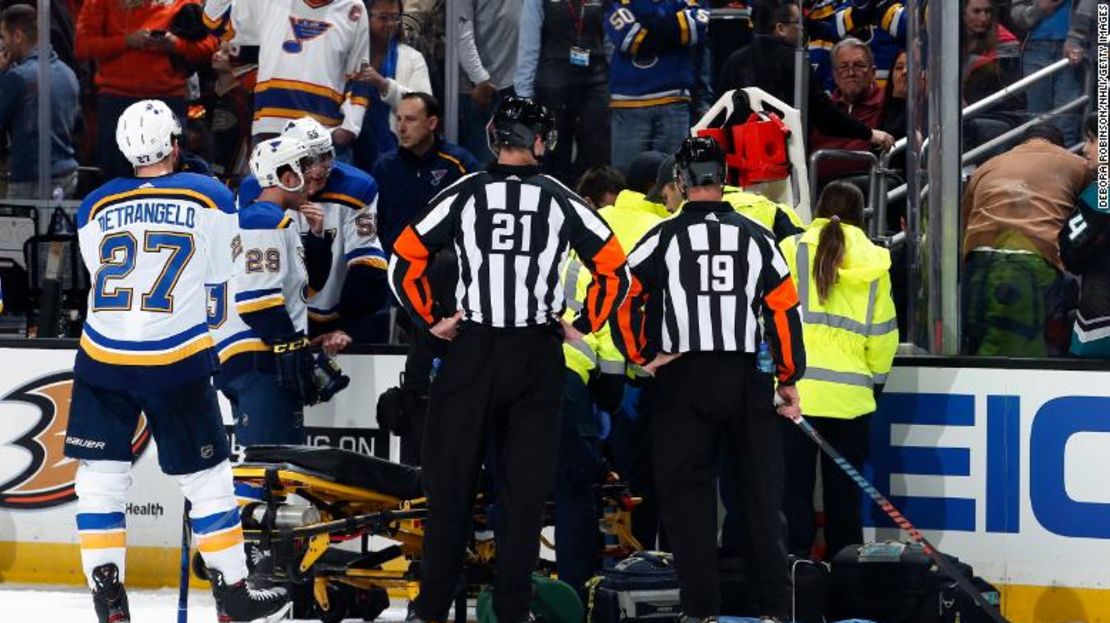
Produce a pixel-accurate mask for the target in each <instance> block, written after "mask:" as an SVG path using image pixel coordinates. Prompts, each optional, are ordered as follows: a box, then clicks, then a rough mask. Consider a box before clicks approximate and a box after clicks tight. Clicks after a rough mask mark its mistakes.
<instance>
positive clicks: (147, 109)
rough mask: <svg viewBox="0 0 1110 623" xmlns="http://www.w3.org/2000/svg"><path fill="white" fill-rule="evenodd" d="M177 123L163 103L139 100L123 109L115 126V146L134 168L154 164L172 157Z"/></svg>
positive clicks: (179, 128)
mask: <svg viewBox="0 0 1110 623" xmlns="http://www.w3.org/2000/svg"><path fill="white" fill-rule="evenodd" d="M175 136H181V122H180V121H178V120H177V115H175V114H173V111H172V110H170V107H169V106H167V105H166V103H165V102H162V101H159V100H142V101H140V102H135V103H134V104H131V105H130V106H128V107H127V110H124V111H123V114H122V115H120V117H119V121H118V122H117V123H116V145H118V146H119V150H120V151H121V152H123V155H124V156H125V157H126V158H127V160H128V161H129V162H131V164H132V165H134V166H136V167H141V166H147V165H151V164H156V163H158V162H161V161H163V160H165V159H166V158H169V157H170V156H171V155H172V154H173V139H174V137H175Z"/></svg>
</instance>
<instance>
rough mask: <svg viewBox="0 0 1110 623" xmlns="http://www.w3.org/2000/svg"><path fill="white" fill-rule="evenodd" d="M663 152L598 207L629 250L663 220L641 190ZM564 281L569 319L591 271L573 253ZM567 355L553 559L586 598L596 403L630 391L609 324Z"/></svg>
mask: <svg viewBox="0 0 1110 623" xmlns="http://www.w3.org/2000/svg"><path fill="white" fill-rule="evenodd" d="M664 157H665V156H664V155H663V154H659V153H657V152H648V153H646V154H641V155H640V156H639V157H637V159H636V160H635V161H633V163H632V166H631V167H630V171H629V176H628V181H629V183H631V184H632V185H633V187H632V188H631V189H627V190H622V191H620V193H619V194H618V195H617V197H616V201H615V202H614V205H611V206H608V207H605V208H602V209H601V210H599V211H598V214H600V215H601V217H602V218H603V219H604V220H605V222H606V223H607V224H608V225H609V227H610V229H612V230H613V233H614V234H615V235H616V237H617V241H618V242H619V243H620V245H621V247H622V248H625V249H631V248H632V247H633V246H635V244H636V243H637V242H639V240H640V238H641V237H642V236H643V235H644V234H645V233H646V232H647V231H648V230H649V229H651V228H652V227H653V226H655V224H656V223H658V222H659V221H660V220H661V219H660V217H659V216H657V214H656V212H657V211H658V210H659V209H660V208H659V206H657V205H654V204H652V203H650V202H648V201H647V200H646V199H645V198H644V194H643V191H644V189H645V188H644V187H645V186H646V187H647V188H650V187H651V185H652V184H653V183H654V181H655V171H656V169H657V168H658V164H659V162H661V161H662V159H663V158H664ZM607 173H608V172H606V171H604V170H600V171H594V170H591V171H588V172H587V173H586V174H585V175H584V176H583V179H582V180H581V181H580V182H579V187H580V188H583V187H584V186H588V183H589V179H590V176H591V175H592V174H597V175H603V176H604V175H606V174H607ZM583 189H584V188H583ZM563 284H564V288H565V291H564V294H565V298H566V301H567V312H566V313H567V318H568V319H573V318H574V317H575V315H576V314H577V312H578V310H580V309H581V308H582V302H583V300H584V299H585V298H586V288H587V287H588V286H589V284H590V271H588V270H585V268H584V267H583V266H582V264H581V263H580V262H579V261H578V259H577V258H576V257H574V256H571V259H570V261H569V262H568V263H567V268H566V273H565V274H564V279H563ZM563 354H564V355H565V357H566V366H567V371H566V384H565V389H564V391H563V426H562V430H561V432H560V435H561V437H560V440H559V467H558V471H557V476H556V480H555V565H556V570H557V571H558V574H559V579H560V580H563V581H564V582H567V583H568V584H570V585H571V586H573V587H574V588H575V589H576V590H577V591H578V592H579V595H581V596H582V597H583V599H584V598H585V583H586V581H587V580H589V579H590V578H592V577H593V576H594V575H595V574H596V573H597V572H598V571H600V570H601V565H600V563H601V559H600V558H599V557H598V552H599V551H600V550H601V547H602V543H601V541H600V538H601V534H600V532H599V531H598V527H597V526H598V519H599V518H600V516H601V514H600V512H601V509H600V508H598V505H597V499H596V494H595V493H594V486H595V485H597V484H598V483H600V482H602V480H603V479H604V477H605V462H604V460H603V459H602V456H601V436H600V426H599V423H598V419H597V416H596V415H595V412H594V405H595V404H596V405H597V408H598V409H599V410H601V411H604V412H606V413H613V412H614V411H616V410H617V407H618V406H619V405H620V402H621V397H622V395H623V393H624V385H625V362H624V357H623V356H622V355H621V353H620V351H618V350H617V348H616V346H614V345H613V340H612V338H611V337H610V332H609V326H608V325H606V326H605V327H604V328H602V329H601V330H600V331H598V332H596V333H590V334H588V335H586V336H584V338H583V339H582V340H580V341H577V342H570V343H564V345H563ZM583 603H585V602H583Z"/></svg>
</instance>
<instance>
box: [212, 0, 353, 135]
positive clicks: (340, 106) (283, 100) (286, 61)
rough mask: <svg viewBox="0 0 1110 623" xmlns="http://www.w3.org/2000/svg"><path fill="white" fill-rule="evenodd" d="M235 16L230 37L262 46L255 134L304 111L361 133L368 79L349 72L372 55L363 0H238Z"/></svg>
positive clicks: (277, 129)
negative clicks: (353, 77) (359, 80)
mask: <svg viewBox="0 0 1110 623" xmlns="http://www.w3.org/2000/svg"><path fill="white" fill-rule="evenodd" d="M230 21H231V25H230V28H231V29H232V30H233V32H234V35H233V37H232V40H231V42H232V44H233V45H239V46H244V45H257V46H259V58H258V82H257V84H256V86H255V88H254V111H255V112H254V125H253V127H252V132H253V133H254V134H259V133H275V134H277V133H280V132H281V130H282V127H283V126H284V125H285V123H286V122H287V121H289V120H290V119H299V118H301V117H303V116H305V115H311V116H312V117H314V118H315V119H316V120H317V121H319V122H320V123H322V124H324V125H325V126H327V127H329V128H333V127H337V126H342V127H343V128H344V129H347V130H350V131H351V132H354V133H355V134H356V135H357V134H358V133H359V131H360V130H361V129H362V119H363V116H364V115H365V113H366V107H367V106H368V105H369V97H370V88H371V87H370V85H369V84H367V83H354V82H352V83H350V84H348V82H347V76H349V75H353V74H355V73H357V72H358V71H359V69H360V68H361V67H362V66H363V65H364V64H368V63H369V62H370V29H369V22H368V21H367V17H366V8H365V5H364V4H363V2H362V0H330V1H329V0H315V1H313V0H235V2H234V3H233V4H232V5H231V20H230Z"/></svg>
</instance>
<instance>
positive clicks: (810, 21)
mask: <svg viewBox="0 0 1110 623" xmlns="http://www.w3.org/2000/svg"><path fill="white" fill-rule="evenodd" d="M806 6H807V8H806V12H805V19H806V34H807V35H808V36H809V61H810V63H811V64H812V65H813V67H814V71H815V73H816V75H817V78H818V80H819V81H820V85H821V88H822V89H823V90H825V91H832V90H833V88H835V86H836V83H835V77H836V76H835V69H834V68H833V60H832V48H833V46H834V45H835V44H836V42H838V41H840V40H841V39H845V38H847V37H855V38H856V39H859V40H860V41H866V42H867V45H868V47H870V48H871V54H872V56H873V57H874V59H875V65H876V67H877V68H878V69H877V71H876V72H875V79H876V81H877V82H878V83H879V88H883V87H885V86H886V83H887V79H888V77H889V74H888V73H887V70H888V69H889V68H890V67H892V66H893V65H894V57H895V56H897V55H898V52H900V51H902V50H903V49H905V47H906V20H905V7H904V6H903V4H902V3H901V2H892V1H890V0H816V1H815V2H812V3H806Z"/></svg>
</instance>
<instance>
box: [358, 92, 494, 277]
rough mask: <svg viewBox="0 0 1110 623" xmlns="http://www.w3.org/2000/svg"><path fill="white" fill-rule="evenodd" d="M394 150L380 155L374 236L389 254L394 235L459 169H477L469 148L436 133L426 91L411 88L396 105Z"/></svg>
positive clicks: (436, 114) (433, 105)
mask: <svg viewBox="0 0 1110 623" xmlns="http://www.w3.org/2000/svg"><path fill="white" fill-rule="evenodd" d="M396 115H397V135H398V136H397V140H398V142H399V144H400V146H399V148H398V149H397V151H393V152H389V153H387V154H385V155H384V156H382V157H380V158H378V161H377V162H376V163H375V164H374V171H373V175H374V179H375V180H377V181H378V188H379V189H380V195H379V196H378V197H379V198H378V236H379V237H380V238H381V241H382V248H383V249H384V250H385V252H386V254H387V255H392V254H393V241H394V240H396V239H397V236H398V235H399V234H400V233H401V230H403V229H404V228H405V226H407V225H408V224H409V223H411V222H412V221H413V219H414V218H416V216H417V215H418V214H420V213H421V212H423V211H424V208H425V207H426V206H427V205H428V202H429V201H431V200H432V197H435V196H436V195H437V194H438V193H439V191H441V190H443V189H444V188H447V187H448V186H450V185H451V184H454V183H455V180H457V179H459V178H460V177H462V176H463V175H466V174H468V173H473V172H474V171H476V170H478V163H477V162H476V161H475V160H474V157H473V156H471V155H470V153H469V152H468V151H466V150H465V149H463V148H461V147H459V146H458V145H454V144H452V143H448V142H447V141H445V140H443V138H442V137H441V136H440V134H439V120H440V119H441V118H442V116H441V114H440V107H439V101H437V100H436V98H434V97H432V96H431V95H428V94H427V93H419V92H412V93H408V94H406V95H404V96H402V98H401V103H400V104H398V105H397V112H396Z"/></svg>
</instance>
